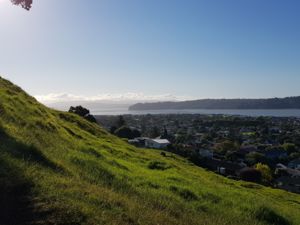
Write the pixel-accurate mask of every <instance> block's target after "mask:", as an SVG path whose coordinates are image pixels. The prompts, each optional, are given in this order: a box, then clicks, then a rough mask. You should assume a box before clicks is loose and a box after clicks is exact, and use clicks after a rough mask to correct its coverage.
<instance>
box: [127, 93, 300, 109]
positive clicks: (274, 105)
mask: <svg viewBox="0 0 300 225" xmlns="http://www.w3.org/2000/svg"><path fill="white" fill-rule="evenodd" d="M184 109H300V96H297V97H286V98H265V99H200V100H192V101H179V102H153V103H137V104H134V105H132V106H130V107H129V110H130V111H141V110H184Z"/></svg>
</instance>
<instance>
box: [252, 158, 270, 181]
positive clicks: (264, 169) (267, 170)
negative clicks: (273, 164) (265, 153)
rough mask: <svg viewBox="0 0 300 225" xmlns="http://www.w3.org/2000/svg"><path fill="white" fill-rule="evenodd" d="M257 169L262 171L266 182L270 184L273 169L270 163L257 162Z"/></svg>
mask: <svg viewBox="0 0 300 225" xmlns="http://www.w3.org/2000/svg"><path fill="white" fill-rule="evenodd" d="M255 169H256V170H258V171H259V172H260V173H261V178H262V181H263V182H264V183H266V184H269V183H270V182H271V181H272V179H273V176H272V171H271V169H270V167H269V166H268V165H266V164H262V163H257V164H256V165H255Z"/></svg>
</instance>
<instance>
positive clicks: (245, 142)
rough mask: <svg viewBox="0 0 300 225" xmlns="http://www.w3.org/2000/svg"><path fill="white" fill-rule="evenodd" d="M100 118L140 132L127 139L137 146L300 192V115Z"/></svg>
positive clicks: (109, 127)
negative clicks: (159, 150) (170, 153)
mask: <svg viewBox="0 0 300 225" xmlns="http://www.w3.org/2000/svg"><path fill="white" fill-rule="evenodd" d="M96 119H97V121H98V122H99V123H100V124H101V125H102V126H104V127H105V128H106V129H107V130H109V131H111V130H114V129H112V127H114V126H115V125H116V124H118V123H119V125H122V126H121V127H124V126H125V127H127V129H129V131H130V132H131V133H130V134H132V133H136V134H137V136H132V135H130V136H128V138H127V137H126V135H125V136H123V138H127V141H128V142H129V143H130V144H132V145H135V146H137V147H141V148H154V149H161V150H165V151H167V152H172V153H175V154H178V155H181V156H183V157H185V158H188V159H189V160H190V161H192V162H193V163H195V164H196V165H198V166H201V167H204V168H206V169H208V170H211V171H214V172H216V173H219V174H221V175H223V176H227V177H229V178H232V179H243V180H247V181H252V182H259V183H262V184H264V185H267V186H272V187H275V188H281V189H285V190H287V191H291V192H294V193H300V182H299V180H300V119H299V118H293V117H288V118H284V117H282V118H281V117H245V116H227V115H226V116H225V115H200V114H170V115H149V114H148V115H123V116H96ZM119 130H121V131H123V130H124V128H119ZM123 133H124V132H123ZM260 167H262V168H260ZM266 171H268V172H267V173H266ZM257 172H259V173H257ZM266 177H268V178H266Z"/></svg>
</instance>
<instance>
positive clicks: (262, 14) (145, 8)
mask: <svg viewBox="0 0 300 225" xmlns="http://www.w3.org/2000/svg"><path fill="white" fill-rule="evenodd" d="M299 12H300V1H299V0H288V1H284V0H264V1H262V0H195V1H193V0H180V1H179V0H97V1H95V0H84V1H82V0H64V1H61V0H51V1H50V0H39V1H37V0H33V7H32V9H31V10H30V11H29V12H28V11H26V10H24V9H22V8H21V7H17V6H13V5H12V4H11V3H10V1H9V0H0V74H1V76H3V77H4V78H7V79H9V80H11V81H13V82H14V83H16V84H18V85H19V86H21V87H22V88H23V89H25V90H26V91H27V92H28V93H29V94H31V95H34V96H36V97H37V98H38V99H39V100H41V101H43V102H47V101H61V100H70V99H76V100H78V99H85V100H95V99H96V100H101V99H102V100H103V99H105V100H110V99H112V100H124V99H125V100H126V99H132V100H134V101H140V100H185V99H202V98H265V97H266V98H267V97H285V96H297V95H300V89H299V84H300V14H299Z"/></svg>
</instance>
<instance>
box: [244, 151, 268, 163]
mask: <svg viewBox="0 0 300 225" xmlns="http://www.w3.org/2000/svg"><path fill="white" fill-rule="evenodd" d="M246 161H247V163H248V164H249V165H254V164H256V163H261V162H266V157H265V156H264V154H262V153H259V152H250V153H248V154H247V155H246Z"/></svg>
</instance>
